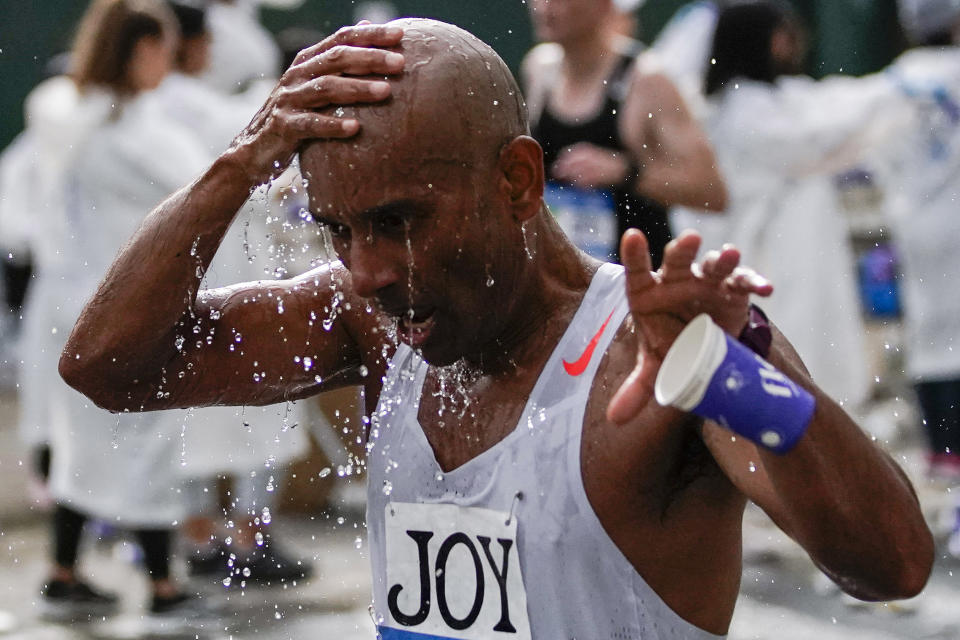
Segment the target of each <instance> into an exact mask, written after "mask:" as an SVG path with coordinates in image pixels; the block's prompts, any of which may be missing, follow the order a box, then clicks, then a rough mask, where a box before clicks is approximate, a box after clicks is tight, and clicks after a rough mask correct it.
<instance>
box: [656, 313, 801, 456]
mask: <svg viewBox="0 0 960 640" xmlns="http://www.w3.org/2000/svg"><path fill="white" fill-rule="evenodd" d="M654 394H655V395H656V398H657V402H659V403H660V404H661V405H664V406H671V407H676V408H677V409H680V410H682V411H688V412H690V413H694V414H696V415H698V416H700V417H702V418H708V419H710V420H713V421H715V422H717V423H719V424H721V425H723V426H724V427H726V428H728V429H730V430H731V431H733V432H735V433H738V434H740V435H742V436H744V437H745V438H748V439H749V440H752V441H753V442H755V443H757V444H759V445H761V446H763V447H765V448H766V449H769V450H771V451H774V452H776V453H786V452H788V451H790V450H791V449H792V448H793V447H794V446H795V445H796V444H797V442H798V441H799V440H800V438H801V437H802V436H803V434H804V432H805V431H806V429H807V426H808V425H809V424H810V420H811V419H812V418H813V410H814V407H815V404H816V403H815V400H814V398H813V396H812V395H811V394H810V392H808V391H807V390H806V389H804V388H803V387H801V386H799V385H798V384H796V383H795V382H794V381H793V380H790V379H789V378H788V377H787V376H785V375H784V374H783V373H781V372H780V371H779V370H778V369H776V368H775V367H774V366H773V365H771V364H770V363H769V362H767V361H766V360H764V359H763V358H761V357H760V356H758V355H757V354H755V353H754V352H753V351H751V350H750V349H749V348H748V347H746V346H744V345H742V344H740V343H739V342H738V341H737V340H735V339H734V338H732V337H730V336H729V335H727V334H726V333H724V331H723V330H722V329H721V328H720V327H718V326H717V325H716V324H714V322H713V321H712V320H711V319H710V316H708V315H707V314H700V315H699V316H697V317H696V318H694V319H693V321H691V322H690V324H688V325H687V326H686V327H685V328H684V330H683V331H681V332H680V335H679V336H677V339H676V340H675V341H674V343H673V345H672V346H671V347H670V350H669V351H668V352H667V356H666V357H665V358H664V360H663V364H661V365H660V372H659V373H658V374H657V380H656V383H655V384H654Z"/></svg>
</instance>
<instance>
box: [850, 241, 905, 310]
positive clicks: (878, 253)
mask: <svg viewBox="0 0 960 640" xmlns="http://www.w3.org/2000/svg"><path fill="white" fill-rule="evenodd" d="M897 271H898V268H897V258H896V255H895V254H894V252H893V249H892V248H891V247H890V246H888V245H880V246H878V247H874V248H872V249H869V250H868V251H865V252H864V253H863V254H862V255H861V256H860V258H859V260H858V261H857V272H858V275H859V278H860V302H861V304H862V305H863V310H864V312H866V314H867V315H868V316H870V317H873V318H896V317H899V316H900V309H901V307H900V288H899V283H898V282H897Z"/></svg>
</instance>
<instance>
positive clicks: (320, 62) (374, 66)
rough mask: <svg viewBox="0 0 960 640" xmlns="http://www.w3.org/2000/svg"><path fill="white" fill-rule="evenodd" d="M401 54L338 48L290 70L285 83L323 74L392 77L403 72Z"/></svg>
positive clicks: (345, 47) (361, 48)
mask: <svg viewBox="0 0 960 640" xmlns="http://www.w3.org/2000/svg"><path fill="white" fill-rule="evenodd" d="M403 64H404V59H403V55H402V54H399V53H397V52H395V51H384V50H383V49H368V48H364V47H357V46H348V45H338V46H336V47H333V48H332V49H327V50H326V51H323V52H321V53H319V54H317V55H315V56H312V57H310V58H307V59H306V60H304V61H303V62H301V63H299V64H295V65H294V66H292V67H290V70H289V71H287V73H286V74H284V81H285V82H286V83H287V84H292V83H295V82H302V81H307V80H310V79H311V78H316V77H317V76H324V75H337V74H346V75H351V76H368V75H394V74H397V73H400V72H401V71H403Z"/></svg>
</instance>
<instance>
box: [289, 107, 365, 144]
mask: <svg viewBox="0 0 960 640" xmlns="http://www.w3.org/2000/svg"><path fill="white" fill-rule="evenodd" d="M284 130H285V131H287V132H289V133H290V134H291V135H292V136H294V137H295V138H297V139H300V140H305V139H311V138H349V137H350V136H352V135H355V134H356V133H357V132H358V131H359V130H360V123H359V122H357V121H356V120H354V119H353V118H337V117H334V116H327V115H322V114H319V113H315V112H312V111H304V112H298V113H291V114H289V115H287V116H286V122H285V124H284Z"/></svg>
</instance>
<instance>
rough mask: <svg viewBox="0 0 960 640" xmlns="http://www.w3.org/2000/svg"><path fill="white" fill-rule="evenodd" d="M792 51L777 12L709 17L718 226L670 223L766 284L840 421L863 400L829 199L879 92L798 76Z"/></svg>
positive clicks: (855, 314) (857, 330)
mask: <svg viewBox="0 0 960 640" xmlns="http://www.w3.org/2000/svg"><path fill="white" fill-rule="evenodd" d="M803 55H804V43H803V39H802V34H801V32H800V30H799V27H798V23H797V22H796V18H795V17H794V16H793V14H792V12H791V11H790V10H789V8H788V7H787V6H786V5H784V4H781V3H777V2H773V1H769V0H752V1H748V2H738V3H733V4H731V5H728V6H726V7H724V8H722V9H721V11H720V13H719V16H718V19H717V27H716V32H715V36H714V40H713V47H712V51H711V53H710V58H711V59H712V61H711V63H710V64H708V65H707V75H706V80H705V93H706V94H707V98H708V104H707V113H706V115H705V122H704V127H705V129H706V130H707V132H708V134H709V136H710V139H711V142H712V143H713V146H714V149H715V151H716V156H717V162H718V164H719V166H720V169H721V171H722V172H723V174H724V176H725V177H726V179H727V185H728V189H729V192H730V199H729V206H728V207H727V210H726V212H725V214H724V215H722V216H715V215H700V214H696V213H694V214H692V215H691V214H690V213H689V212H681V213H675V217H674V224H675V225H677V226H693V227H695V228H696V229H697V230H698V231H700V232H701V233H703V234H704V235H705V237H706V242H705V243H704V244H705V245H707V246H719V244H722V243H724V242H730V243H733V244H735V245H736V246H737V247H739V248H740V249H741V250H742V252H743V255H744V256H745V259H747V260H749V261H750V262H751V264H754V265H756V266H757V267H758V268H759V269H760V270H761V271H762V272H763V273H765V274H768V275H769V276H770V278H771V280H773V281H775V282H777V283H779V288H778V291H777V293H775V294H774V295H773V296H772V297H771V298H770V299H769V300H766V301H764V303H763V305H764V308H765V309H769V311H770V313H771V314H772V315H773V316H775V317H777V318H779V323H780V325H781V326H783V328H784V331H786V332H787V333H789V334H790V335H791V336H792V338H793V340H794V344H795V346H796V347H797V350H798V351H799V353H800V354H801V355H802V356H803V358H804V361H805V362H806V364H807V366H808V367H809V368H810V372H811V374H812V375H814V376H815V377H816V378H817V379H819V380H820V381H821V383H822V384H823V387H824V389H825V390H826V391H827V392H828V393H830V394H831V396H833V397H834V398H835V399H836V400H838V401H839V402H841V403H843V404H844V405H845V406H847V407H850V408H851V409H856V408H857V406H858V405H859V404H860V403H862V402H863V401H864V400H866V397H867V393H868V391H869V379H868V376H867V370H868V369H867V365H866V355H865V351H864V346H863V344H862V339H863V325H862V321H861V317H860V307H859V301H858V298H857V288H856V278H855V274H854V257H853V250H852V248H851V247H850V245H849V242H848V239H847V238H848V230H847V227H846V222H845V220H844V219H843V217H842V215H841V210H840V203H839V201H838V197H837V192H836V189H835V187H834V182H833V180H834V175H836V174H837V173H839V172H840V171H841V170H843V169H844V168H846V167H848V166H850V163H851V162H852V161H853V160H854V159H855V158H856V155H852V154H850V155H848V152H849V151H850V148H851V147H852V143H853V141H854V140H855V139H856V136H857V134H858V132H860V131H861V130H862V129H863V128H864V121H865V116H866V115H867V114H869V113H870V112H871V111H872V110H875V109H876V107H877V106H878V105H881V104H883V101H884V100H885V99H886V97H887V96H888V95H889V91H888V89H887V88H886V87H885V86H884V83H882V82H871V81H863V80H862V79H854V78H843V77H835V78H830V79H827V80H822V81H815V80H813V79H812V78H809V77H806V76H801V75H798V74H799V71H800V64H801V61H802V58H803Z"/></svg>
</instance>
